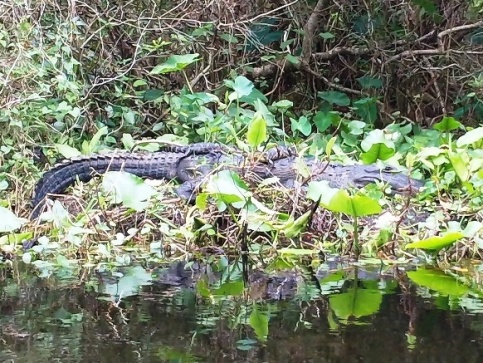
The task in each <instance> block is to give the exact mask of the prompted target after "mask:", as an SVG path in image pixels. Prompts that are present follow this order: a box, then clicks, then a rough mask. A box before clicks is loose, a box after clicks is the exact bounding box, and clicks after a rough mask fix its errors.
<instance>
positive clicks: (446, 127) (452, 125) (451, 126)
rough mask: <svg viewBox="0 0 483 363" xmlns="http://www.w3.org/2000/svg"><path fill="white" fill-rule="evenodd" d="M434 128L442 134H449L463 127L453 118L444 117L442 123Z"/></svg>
mask: <svg viewBox="0 0 483 363" xmlns="http://www.w3.org/2000/svg"><path fill="white" fill-rule="evenodd" d="M433 127H434V129H436V130H438V131H440V132H448V131H452V130H456V129H457V128H459V127H461V123H460V122H459V121H456V120H455V119H454V118H453V117H443V119H442V120H441V122H438V123H436V124H434V126H433Z"/></svg>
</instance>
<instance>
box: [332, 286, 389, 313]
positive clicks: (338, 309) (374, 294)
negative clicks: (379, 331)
mask: <svg viewBox="0 0 483 363" xmlns="http://www.w3.org/2000/svg"><path fill="white" fill-rule="evenodd" d="M381 302H382V293H381V292H380V291H378V290H367V289H361V288H358V287H357V286H356V287H354V288H352V289H350V290H349V292H345V293H342V294H337V295H331V296H329V304H330V307H331V309H332V310H333V311H334V313H335V314H336V315H337V316H338V317H339V319H342V320H347V319H349V318H350V317H355V318H360V317H361V316H368V315H372V314H375V313H377V312H378V311H379V308H380V306H381Z"/></svg>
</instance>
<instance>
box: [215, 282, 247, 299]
mask: <svg viewBox="0 0 483 363" xmlns="http://www.w3.org/2000/svg"><path fill="white" fill-rule="evenodd" d="M244 290H245V285H244V283H243V281H233V282H225V283H223V284H221V286H220V287H219V288H218V289H216V290H213V291H212V295H217V296H240V295H242V294H243V291H244Z"/></svg>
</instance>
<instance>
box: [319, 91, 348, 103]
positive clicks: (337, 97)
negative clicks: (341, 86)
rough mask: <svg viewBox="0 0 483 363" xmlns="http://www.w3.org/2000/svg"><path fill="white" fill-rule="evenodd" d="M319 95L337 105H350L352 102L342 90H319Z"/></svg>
mask: <svg viewBox="0 0 483 363" xmlns="http://www.w3.org/2000/svg"><path fill="white" fill-rule="evenodd" d="M317 96H318V97H320V98H322V99H323V100H326V101H327V102H330V103H332V104H335V105H337V106H349V105H350V103H351V101H350V99H349V97H348V96H347V95H346V94H345V93H342V92H337V91H324V92H318V93H317Z"/></svg>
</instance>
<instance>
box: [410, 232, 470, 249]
mask: <svg viewBox="0 0 483 363" xmlns="http://www.w3.org/2000/svg"><path fill="white" fill-rule="evenodd" d="M463 237H464V235H463V233H461V232H448V233H446V234H444V235H443V236H434V237H430V238H426V239H424V240H420V241H417V242H413V243H408V244H407V245H406V248H419V249H422V250H431V251H439V250H440V249H442V248H445V247H448V246H451V245H452V244H453V243H455V242H456V241H458V240H459V239H461V238H463Z"/></svg>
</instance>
